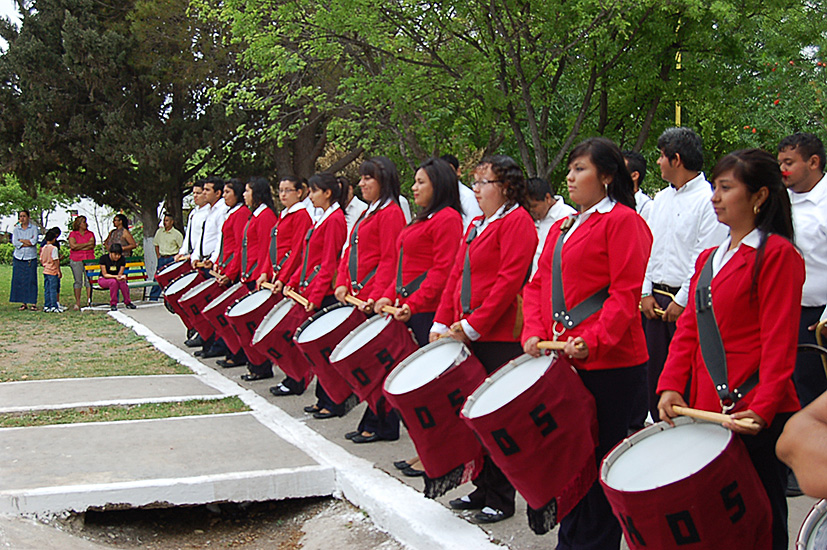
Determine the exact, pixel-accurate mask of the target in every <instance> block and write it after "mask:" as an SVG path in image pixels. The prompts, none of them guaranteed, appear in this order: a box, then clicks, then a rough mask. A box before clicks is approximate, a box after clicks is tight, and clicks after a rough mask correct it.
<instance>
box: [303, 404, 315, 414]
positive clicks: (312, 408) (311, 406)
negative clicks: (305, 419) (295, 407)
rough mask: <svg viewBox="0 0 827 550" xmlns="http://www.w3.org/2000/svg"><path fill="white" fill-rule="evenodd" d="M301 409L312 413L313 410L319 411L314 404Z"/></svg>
mask: <svg viewBox="0 0 827 550" xmlns="http://www.w3.org/2000/svg"><path fill="white" fill-rule="evenodd" d="M302 410H304V412H306V413H310V414H313V413H314V412H319V407H317V406H316V405H308V406H306V407H305V408H304V409H302Z"/></svg>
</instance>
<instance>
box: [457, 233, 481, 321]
mask: <svg viewBox="0 0 827 550" xmlns="http://www.w3.org/2000/svg"><path fill="white" fill-rule="evenodd" d="M476 238H477V226H476V225H473V224H472V225H471V230H470V231H469V232H468V238H466V239H465V244H467V245H468V246H466V247H465V264H463V266H462V286H460V289H459V303H460V305H462V314H463V315H470V314H472V313H474V311H475V310H476V309H477V308H474V309H471V242H473V240H474V239H476Z"/></svg>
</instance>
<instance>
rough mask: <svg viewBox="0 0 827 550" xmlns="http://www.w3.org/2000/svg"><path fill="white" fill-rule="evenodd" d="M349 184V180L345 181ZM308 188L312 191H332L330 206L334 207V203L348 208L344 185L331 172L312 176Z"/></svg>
mask: <svg viewBox="0 0 827 550" xmlns="http://www.w3.org/2000/svg"><path fill="white" fill-rule="evenodd" d="M345 183H347V180H345ZM307 185H308V187H310V189H319V190H320V191H330V205H331V206H332V205H333V203H336V202H338V203H339V206H340V207H342V209H343V210H344V208H345V207H346V206H347V204H345V201H346V200H347V194H346V193H345V192H344V191H345V190H344V188H343V183H342V181H340V180H339V178H337V177H336V176H334V175H333V174H331V173H330V172H320V173H318V174H313V175H312V176H310V180H309V181H308V182H307Z"/></svg>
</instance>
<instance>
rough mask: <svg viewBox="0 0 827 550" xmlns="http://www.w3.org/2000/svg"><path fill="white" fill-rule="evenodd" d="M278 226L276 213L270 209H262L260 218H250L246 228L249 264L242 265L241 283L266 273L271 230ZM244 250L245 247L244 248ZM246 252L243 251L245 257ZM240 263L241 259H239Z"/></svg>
mask: <svg viewBox="0 0 827 550" xmlns="http://www.w3.org/2000/svg"><path fill="white" fill-rule="evenodd" d="M274 225H276V213H275V212H273V211H272V210H271V209H270V208H269V207H267V206H265V207H264V208H262V210H261V212H260V213H259V215H258V216H256V215H255V213H254V214H253V215H252V216H250V219H249V220H248V221H247V225H246V226H245V227H244V234H243V236H242V242H243V239H244V236H246V237H247V263H246V265H244V264H243V262H242V265H241V282H247V281H255V280H256V279H258V276H259V275H261V274H262V273H264V267H265V264H266V262H267V257H268V255H269V254H270V230H271V229H273V226H274ZM242 248H243V246H242ZM243 253H244V251H243V250H242V251H241V255H242V256H243ZM239 261H240V258H239Z"/></svg>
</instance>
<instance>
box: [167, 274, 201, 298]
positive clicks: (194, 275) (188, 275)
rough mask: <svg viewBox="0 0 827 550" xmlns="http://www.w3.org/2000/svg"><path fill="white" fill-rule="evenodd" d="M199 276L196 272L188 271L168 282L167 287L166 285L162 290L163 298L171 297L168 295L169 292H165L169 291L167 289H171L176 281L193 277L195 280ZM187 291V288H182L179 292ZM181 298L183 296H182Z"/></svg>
mask: <svg viewBox="0 0 827 550" xmlns="http://www.w3.org/2000/svg"><path fill="white" fill-rule="evenodd" d="M199 275H200V273H199V272H198V271H188V272H186V273H184V274H183V275H179V276H178V277H176V278H174V279H173V280H171V281H170V282H169V285H167V288H165V289H164V296H171V294H170V293H169V292H167V290H168V289H169V287H171V286H172V285H174V284H175V283H176V282H177V281H180V280H181V279H183V278H184V277H194V278H197V277H198V276H199ZM187 290H189V289H188V288H186V287H184V288H183V289H181V290H180V291H179V292H184V293H186V291H187ZM182 296H183V295H182Z"/></svg>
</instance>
